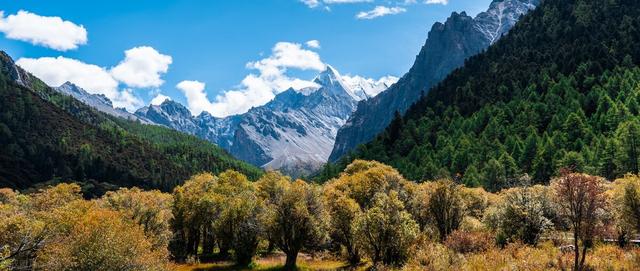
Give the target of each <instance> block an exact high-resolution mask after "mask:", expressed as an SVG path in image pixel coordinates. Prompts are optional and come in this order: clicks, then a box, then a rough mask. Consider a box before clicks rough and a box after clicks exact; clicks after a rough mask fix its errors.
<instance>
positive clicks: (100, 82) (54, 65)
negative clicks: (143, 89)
mask: <svg viewBox="0 0 640 271" xmlns="http://www.w3.org/2000/svg"><path fill="white" fill-rule="evenodd" d="M16 64H18V66H20V67H22V68H23V69H25V70H27V71H28V72H30V73H32V74H33V75H35V76H36V77H38V78H40V79H41V80H42V81H44V82H45V83H46V84H47V85H49V86H59V85H62V84H64V83H65V82H67V81H69V82H72V83H74V84H76V85H78V86H79V87H81V88H83V89H85V90H86V91H87V92H89V93H92V94H104V95H105V96H106V97H107V98H109V99H110V100H111V101H112V102H113V105H114V106H115V107H124V108H126V109H127V110H135V109H136V108H137V107H139V106H141V105H142V101H141V100H140V99H139V98H137V97H136V96H135V95H134V94H133V93H132V90H130V89H126V90H122V91H121V90H119V89H118V81H116V80H115V79H114V78H113V77H112V76H111V75H110V74H109V72H107V71H106V70H105V69H104V68H102V67H99V66H96V65H93V64H87V63H84V62H81V61H78V60H75V59H71V58H66V57H62V56H59V57H55V58H54V57H42V58H20V59H18V61H16Z"/></svg>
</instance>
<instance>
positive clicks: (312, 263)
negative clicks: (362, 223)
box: [172, 253, 349, 271]
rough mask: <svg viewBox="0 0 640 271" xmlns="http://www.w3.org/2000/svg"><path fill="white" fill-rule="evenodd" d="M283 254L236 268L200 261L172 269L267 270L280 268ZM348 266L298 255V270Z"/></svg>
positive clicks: (197, 270) (342, 262) (335, 261)
mask: <svg viewBox="0 0 640 271" xmlns="http://www.w3.org/2000/svg"><path fill="white" fill-rule="evenodd" d="M284 261H285V256H284V255H283V254H280V253H277V254H272V255H269V256H266V257H261V258H258V259H256V261H255V263H254V266H252V267H251V268H238V267H236V266H234V265H233V263H232V262H216V263H200V264H175V265H174V266H173V267H172V269H173V270H176V271H226V270H252V271H253V270H256V271H269V270H281V269H282V266H283V265H284ZM348 268H349V266H348V264H347V263H345V262H344V261H339V260H331V259H322V258H312V257H310V256H308V255H305V254H300V255H299V256H298V269H299V270H320V271H323V270H345V269H348Z"/></svg>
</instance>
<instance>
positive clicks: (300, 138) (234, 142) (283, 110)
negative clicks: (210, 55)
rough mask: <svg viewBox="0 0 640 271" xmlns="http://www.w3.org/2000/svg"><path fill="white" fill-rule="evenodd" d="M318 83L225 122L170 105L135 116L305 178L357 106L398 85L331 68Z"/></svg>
mask: <svg viewBox="0 0 640 271" xmlns="http://www.w3.org/2000/svg"><path fill="white" fill-rule="evenodd" d="M314 82H315V83H316V84H317V87H311V88H306V89H301V90H295V89H288V90H286V91H284V92H282V93H280V94H278V95H276V97H275V98H274V99H273V100H272V101H270V102H269V103H267V104H265V105H263V106H259V107H255V108H252V109H251V110H249V111H248V112H247V113H244V114H241V115H235V116H229V117H225V118H216V117H213V116H211V115H210V114H209V113H207V112H204V113H202V114H200V115H199V116H196V117H194V116H192V115H191V112H189V110H188V109H187V108H186V107H184V106H183V105H181V104H179V103H177V102H174V101H170V100H167V101H165V102H164V103H162V104H161V105H151V106H148V107H144V108H141V109H140V110H138V111H137V112H136V113H135V115H136V116H139V117H140V118H142V119H148V120H151V121H153V122H154V123H157V124H161V125H165V126H168V127H171V128H174V129H176V130H179V131H183V132H186V133H189V134H193V135H197V136H199V137H201V138H204V139H206V140H209V141H210V142H214V143H216V144H218V145H219V146H221V147H223V148H225V149H227V150H228V151H229V152H230V153H231V154H232V155H234V156H235V157H237V158H239V159H241V160H244V161H247V162H249V163H252V164H254V165H257V166H260V167H263V168H267V169H277V170H281V171H283V172H286V173H288V174H291V175H295V176H299V175H305V174H310V173H312V172H314V171H316V170H317V169H319V168H320V167H321V166H322V165H323V164H324V163H325V162H326V161H327V159H328V158H329V154H330V152H331V149H332V148H333V144H334V141H335V137H336V133H337V132H338V129H339V128H340V127H341V126H342V125H344V123H345V122H346V120H347V118H348V117H349V116H350V115H351V113H353V111H354V110H355V108H356V105H357V103H358V102H359V101H362V100H366V99H369V98H371V97H374V96H375V95H376V94H377V93H380V92H381V91H383V90H385V89H387V88H388V87H389V86H390V84H392V83H393V82H395V81H394V80H393V79H389V80H388V81H372V80H366V79H363V78H359V77H354V78H352V77H349V80H344V79H343V78H342V77H341V76H340V73H339V72H338V71H337V70H335V69H334V68H333V67H331V66H327V68H326V70H325V71H323V72H321V73H320V74H318V76H317V77H316V78H315V80H314Z"/></svg>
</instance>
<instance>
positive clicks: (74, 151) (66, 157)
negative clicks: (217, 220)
mask: <svg viewBox="0 0 640 271" xmlns="http://www.w3.org/2000/svg"><path fill="white" fill-rule="evenodd" d="M0 64H1V65H0V68H1V72H0V187H12V188H19V189H24V188H27V187H30V186H32V185H34V184H38V183H42V182H48V181H51V180H54V181H68V180H74V181H81V182H85V183H87V184H93V185H95V184H98V186H101V187H102V186H104V185H105V184H109V185H111V186H139V187H145V188H160V189H163V190H165V191H167V190H170V189H171V188H173V187H174V186H175V185H177V184H179V183H182V181H183V180H186V179H187V178H189V177H190V176H191V175H193V174H195V173H199V172H202V171H210V172H216V173H219V172H222V171H224V170H227V169H235V170H238V171H241V172H243V173H245V174H247V175H248V176H250V178H257V177H258V176H259V175H260V174H261V171H260V170H259V169H257V168H255V167H253V166H250V165H248V164H246V163H244V162H240V161H238V160H236V159H234V158H233V157H231V156H230V155H228V154H227V153H226V152H225V151H224V150H222V149H221V148H219V147H217V146H215V145H213V144H211V143H208V142H206V141H204V140H200V139H197V138H195V137H193V136H189V135H186V134H182V133H179V132H176V131H174V130H171V129H168V128H163V127H158V126H152V125H142V124H139V123H135V122H131V121H126V120H121V119H117V118H115V117H111V116H108V115H106V114H103V113H100V112H97V111H96V110H93V109H92V108H90V107H88V106H86V105H84V104H83V103H81V102H79V101H77V100H75V99H73V98H71V97H69V96H65V95H62V94H59V93H57V92H55V91H54V90H53V89H51V88H49V87H47V86H46V85H45V84H44V83H43V82H42V81H40V80H39V79H37V78H35V77H33V76H31V75H29V74H27V73H25V72H24V71H22V70H21V69H19V68H17V67H16V66H15V65H14V64H13V61H12V60H11V59H10V57H9V56H7V55H6V54H4V53H2V54H0ZM16 79H19V81H20V83H18V81H17V80H16ZM100 189H102V188H96V189H95V190H97V191H92V192H91V193H94V192H96V193H99V192H100Z"/></svg>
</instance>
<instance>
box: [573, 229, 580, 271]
mask: <svg viewBox="0 0 640 271" xmlns="http://www.w3.org/2000/svg"><path fill="white" fill-rule="evenodd" d="M573 250H574V251H575V253H574V255H575V257H574V259H573V270H574V271H580V262H579V261H578V260H579V259H580V247H578V230H574V233H573Z"/></svg>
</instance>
